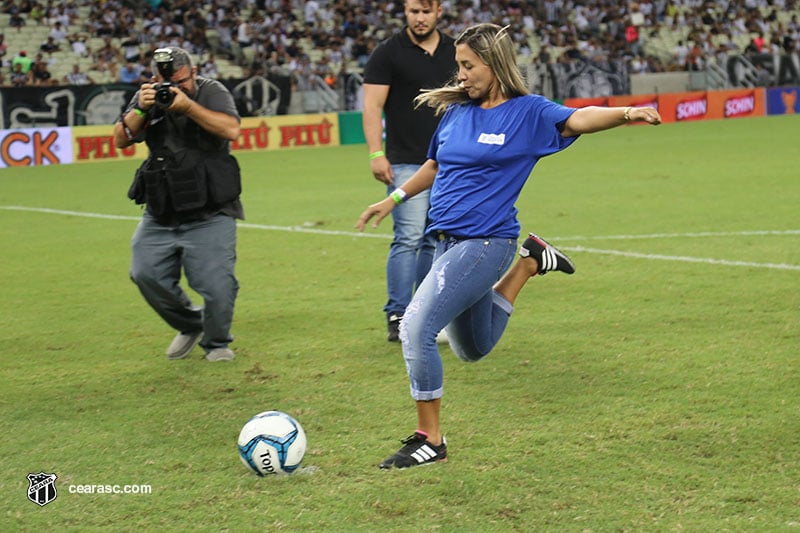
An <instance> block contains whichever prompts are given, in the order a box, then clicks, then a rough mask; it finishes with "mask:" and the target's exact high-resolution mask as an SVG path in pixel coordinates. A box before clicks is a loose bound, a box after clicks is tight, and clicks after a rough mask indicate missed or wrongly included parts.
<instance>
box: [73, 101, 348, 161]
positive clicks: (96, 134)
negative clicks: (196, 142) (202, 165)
mask: <svg viewBox="0 0 800 533" xmlns="http://www.w3.org/2000/svg"><path fill="white" fill-rule="evenodd" d="M112 130H113V126H111V125H108V126H78V127H74V128H72V145H73V153H74V162H75V163H89V162H96V161H118V160H124V159H144V158H146V157H147V155H148V153H149V151H148V149H147V146H146V145H145V144H144V143H138V144H136V145H133V146H129V147H128V148H122V149H119V148H117V147H116V146H115V145H114V136H113V134H112ZM321 146H339V115H338V114H336V113H325V114H319V115H316V114H315V115H280V116H270V117H246V118H243V119H242V124H241V134H240V135H239V138H238V139H236V140H235V141H233V142H232V143H231V150H232V151H233V152H256V151H265V150H287V149H291V148H309V147H311V148H314V147H321Z"/></svg>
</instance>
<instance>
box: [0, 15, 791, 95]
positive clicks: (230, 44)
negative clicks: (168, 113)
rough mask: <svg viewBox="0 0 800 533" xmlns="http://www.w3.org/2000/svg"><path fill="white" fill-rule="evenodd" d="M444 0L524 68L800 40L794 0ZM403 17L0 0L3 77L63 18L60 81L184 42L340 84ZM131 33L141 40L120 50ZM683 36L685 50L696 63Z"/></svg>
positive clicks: (782, 45) (458, 18)
mask: <svg viewBox="0 0 800 533" xmlns="http://www.w3.org/2000/svg"><path fill="white" fill-rule="evenodd" d="M442 5H443V7H444V18H443V22H442V27H443V28H444V29H445V31H447V32H448V33H450V34H453V35H457V34H458V33H459V32H460V31H462V30H463V29H464V28H465V27H467V26H469V25H471V24H474V23H477V22H495V23H497V24H501V25H508V26H509V29H510V31H511V34H512V36H513V38H514V40H515V41H516V42H517V44H518V49H519V59H520V63H521V64H523V65H526V64H546V63H556V62H569V61H580V60H595V59H597V58H605V59H609V58H610V59H620V58H621V59H624V60H625V61H627V62H629V63H630V64H631V66H632V67H633V69H634V71H636V72H643V73H646V72H659V71H664V70H684V69H699V68H702V67H703V66H704V65H707V64H709V63H715V62H718V61H720V60H721V59H722V58H724V56H725V55H726V54H733V53H748V52H753V51H754V50H757V51H758V52H760V53H768V52H770V51H772V52H776V51H777V49H782V50H783V51H786V52H789V53H795V54H796V53H797V52H798V47H799V46H800V45H799V44H798V43H800V24H798V17H799V16H800V9H798V1H797V0H723V1H719V2H710V1H703V0H640V1H638V2H626V1H600V0H584V1H580V2H579V1H571V0H566V1H557V0H544V1H535V0H529V1H514V0H496V1H480V0H443V2H442ZM20 15H21V16H22V17H23V18H24V19H25V23H24V24H23V25H21V26H16V27H11V26H10V21H11V18H12V16H20ZM402 20H403V16H402V2H377V1H372V0H362V1H358V2H353V1H345V0H328V1H325V0H318V1H312V0H309V1H303V0H250V1H246V2H234V1H233V0H204V1H203V2H201V3H198V2H192V1H191V0H168V1H161V0H147V1H144V0H60V1H51V0H48V2H46V3H45V4H43V3H41V2H39V1H35V0H6V1H4V2H2V4H0V31H2V32H3V35H4V43H3V44H4V45H5V46H6V49H5V55H4V56H3V57H2V61H3V69H2V70H3V73H4V74H6V76H5V78H6V79H7V78H8V76H7V74H8V73H9V72H10V60H11V58H12V57H13V56H14V55H15V54H17V53H18V52H19V51H20V50H26V51H27V53H28V54H29V55H35V54H37V53H40V47H41V46H42V44H43V43H45V42H46V41H47V38H48V36H52V35H53V34H54V31H55V26H56V22H60V23H61V25H62V26H63V28H62V30H63V33H64V35H63V36H60V37H58V38H57V42H58V44H59V47H58V49H57V50H53V51H42V52H41V53H42V54H43V59H44V60H45V61H47V62H48V67H49V69H50V71H51V73H52V77H53V79H54V80H63V79H64V76H65V75H66V74H67V73H69V72H71V71H72V70H73V67H74V65H76V64H77V65H79V68H80V69H81V70H82V71H84V72H87V73H88V74H89V75H90V76H91V78H92V79H93V80H94V81H95V82H96V83H110V82H116V81H118V71H119V70H120V68H121V67H122V66H123V65H124V63H125V62H126V59H125V56H124V55H123V54H124V53H128V54H130V56H131V57H132V56H134V55H139V56H140V58H139V61H138V62H139V64H140V67H139V68H141V69H143V70H146V69H147V63H148V59H149V58H148V52H149V51H152V50H153V49H155V48H157V47H159V46H164V45H177V46H182V47H184V48H186V49H188V50H190V51H191V52H192V53H193V55H194V57H195V59H196V61H197V64H198V65H202V64H203V63H204V62H206V61H207V59H208V57H209V55H211V54H213V56H214V64H215V65H214V66H213V68H211V67H210V68H209V71H210V72H216V74H215V75H216V76H217V77H220V78H237V79H238V78H246V77H249V76H251V75H254V74H264V73H268V72H281V73H284V74H288V75H291V76H292V77H293V78H294V83H296V84H302V83H303V77H304V76H308V75H311V74H313V75H315V76H319V77H321V78H322V79H324V80H326V83H331V84H334V83H336V80H337V77H338V76H339V75H340V74H344V73H358V72H360V71H361V69H362V68H363V65H364V62H365V61H366V58H367V57H368V56H369V53H370V52H371V50H372V49H373V48H374V46H375V45H376V44H377V43H378V42H379V41H380V40H381V39H383V38H384V37H386V36H388V35H389V34H391V33H392V32H394V31H396V30H397V29H398V28H399V27H400V26H401V24H402ZM131 36H133V37H134V38H135V39H136V41H137V44H136V45H135V46H131V45H128V46H123V45H124V43H125V42H126V41H129V40H130V38H131ZM106 41H109V42H108V43H106ZM679 41H680V42H681V43H682V44H683V45H685V46H686V47H687V48H688V50H687V51H686V53H685V56H686V57H687V58H688V59H689V60H690V62H689V63H687V61H686V60H684V59H682V57H683V51H682V50H681V49H680V47H679ZM107 45H110V47H111V49H109V48H107V47H106V46H107ZM1 46H2V45H0V47H1ZM104 47H106V48H104ZM112 49H113V50H112ZM101 50H102V51H103V52H104V54H103V55H102V56H101V55H100V53H101ZM114 50H115V51H116V52H114ZM0 53H2V51H1V50H0Z"/></svg>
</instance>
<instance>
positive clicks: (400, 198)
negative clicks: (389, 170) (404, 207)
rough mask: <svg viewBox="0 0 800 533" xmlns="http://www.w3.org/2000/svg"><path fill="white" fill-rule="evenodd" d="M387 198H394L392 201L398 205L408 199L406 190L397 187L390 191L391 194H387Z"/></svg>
mask: <svg viewBox="0 0 800 533" xmlns="http://www.w3.org/2000/svg"><path fill="white" fill-rule="evenodd" d="M389 198H391V199H392V200H394V203H396V204H397V205H400V204H402V203H403V202H405V201H406V200H407V199H408V194H407V193H406V191H404V190H403V189H401V188H400V187H398V188H396V189H395V190H394V191H392V194H390V195H389Z"/></svg>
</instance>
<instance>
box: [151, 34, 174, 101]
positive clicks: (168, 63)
mask: <svg viewBox="0 0 800 533" xmlns="http://www.w3.org/2000/svg"><path fill="white" fill-rule="evenodd" d="M153 61H155V64H156V68H158V73H159V74H161V77H162V78H164V79H165V80H169V79H172V75H173V74H174V73H175V67H174V64H173V61H175V57H174V54H173V52H172V49H171V48H159V49H158V50H156V51H155V52H153ZM172 85H173V84H172V83H170V82H168V81H165V82H161V83H159V84H157V85H156V86H155V90H156V107H158V108H160V109H166V108H168V107H169V106H171V105H172V102H173V101H174V100H175V94H173V92H172V91H170V90H169V88H170V87H172Z"/></svg>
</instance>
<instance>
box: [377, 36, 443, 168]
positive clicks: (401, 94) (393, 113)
mask: <svg viewBox="0 0 800 533" xmlns="http://www.w3.org/2000/svg"><path fill="white" fill-rule="evenodd" d="M437 31H438V30H437ZM439 36H440V39H439V46H437V47H436V51H435V52H434V54H433V55H432V56H431V55H430V54H428V53H427V52H426V51H425V50H423V49H422V48H420V47H419V46H417V45H416V44H414V43H413V42H412V41H411V39H410V38H409V37H408V34H407V33H406V28H403V29H402V31H400V32H398V33H396V34H395V35H393V36H392V37H390V38H388V39H387V40H385V41H383V42H382V43H381V44H379V45H378V46H377V47H376V48H375V50H374V51H373V52H372V55H371V56H370V58H369V61H368V62H367V65H366V67H365V68H364V83H370V84H375V85H389V86H390V88H389V95H388V96H387V98H386V104H385V105H384V108H383V111H384V114H385V117H386V156H387V157H388V158H389V161H391V162H392V163H410V164H422V163H424V162H425V159H426V156H427V153H428V145H429V143H430V140H431V137H432V136H433V132H434V131H435V130H436V126H437V125H438V124H439V117H434V116H433V109H432V108H430V107H428V106H422V107H420V108H418V109H414V98H415V97H416V96H417V95H418V94H419V91H420V89H435V88H438V87H441V86H443V85H446V84H447V83H448V82H450V81H452V80H453V78H454V76H455V74H456V71H457V68H458V67H457V65H456V59H455V53H456V52H455V44H454V39H453V38H452V37H450V36H448V35H445V34H444V33H442V32H439Z"/></svg>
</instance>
